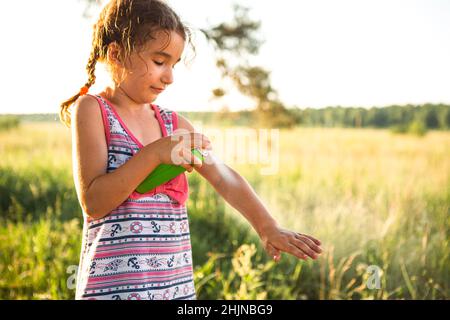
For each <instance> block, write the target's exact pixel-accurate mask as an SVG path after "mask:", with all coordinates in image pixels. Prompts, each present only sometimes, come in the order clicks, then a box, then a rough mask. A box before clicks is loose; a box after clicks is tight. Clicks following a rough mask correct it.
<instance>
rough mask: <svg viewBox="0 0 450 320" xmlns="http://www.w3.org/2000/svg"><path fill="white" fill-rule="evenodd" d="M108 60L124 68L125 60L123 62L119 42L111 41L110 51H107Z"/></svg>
mask: <svg viewBox="0 0 450 320" xmlns="http://www.w3.org/2000/svg"><path fill="white" fill-rule="evenodd" d="M107 57H108V61H109V62H110V63H111V64H114V65H116V66H117V67H121V68H123V67H124V66H123V62H122V58H121V57H122V55H121V49H120V47H119V45H118V44H117V42H115V41H114V42H111V43H110V44H109V45H108V52H107Z"/></svg>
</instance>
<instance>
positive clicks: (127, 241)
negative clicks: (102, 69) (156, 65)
mask: <svg viewBox="0 0 450 320" xmlns="http://www.w3.org/2000/svg"><path fill="white" fill-rule="evenodd" d="M93 97H95V98H96V99H97V101H98V103H99V106H100V108H101V111H102V117H103V124H104V127H105V135H106V140H107V145H108V166H107V172H108V173H109V172H112V171H114V170H115V169H117V168H118V167H120V166H121V165H122V164H124V163H125V162H126V161H127V160H129V159H130V158H131V157H132V156H133V155H134V154H135V153H136V152H138V151H139V149H140V148H142V147H143V146H142V144H140V143H139V141H138V140H137V139H136V138H135V137H134V136H133V135H132V133H131V132H130V131H129V130H128V128H127V127H126V126H125V124H124V123H123V121H122V120H121V119H120V116H119V115H118V113H117V112H116V110H115V108H114V105H113V104H111V103H110V102H109V101H108V100H106V99H105V98H103V97H101V96H100V95H95V96H93ZM152 108H153V110H154V112H155V116H156V117H157V119H158V122H159V125H160V127H161V131H162V133H163V136H166V135H171V134H172V133H173V131H174V130H175V129H176V126H177V120H176V119H177V115H176V113H175V112H174V111H171V110H168V109H164V108H161V107H160V106H157V105H154V104H152ZM187 193H188V188H187V180H186V176H185V174H184V173H183V174H181V175H180V176H178V177H177V178H174V179H172V180H171V181H169V182H167V183H166V184H165V185H163V186H160V187H158V188H157V189H155V190H153V191H152V192H148V193H146V194H138V193H136V192H133V194H131V195H130V196H129V197H128V198H127V199H126V200H125V201H124V202H123V203H122V204H121V205H120V206H118V207H117V208H115V209H114V210H112V211H111V212H110V213H109V214H108V215H106V216H105V217H103V218H101V219H96V220H94V219H92V218H90V217H89V216H87V215H86V213H85V212H83V220H84V225H83V239H82V247H81V254H80V264H79V269H78V274H77V287H76V295H75V297H76V299H83V300H84V299H93V300H95V299H102V300H174V299H196V292H195V286H194V279H193V263H192V251H191V240H190V232H189V221H188V214H187V208H186V205H185V201H186V198H187Z"/></svg>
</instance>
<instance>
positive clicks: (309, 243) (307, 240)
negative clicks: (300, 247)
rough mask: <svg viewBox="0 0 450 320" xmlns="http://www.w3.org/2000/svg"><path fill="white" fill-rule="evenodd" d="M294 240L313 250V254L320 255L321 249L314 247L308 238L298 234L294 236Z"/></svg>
mask: <svg viewBox="0 0 450 320" xmlns="http://www.w3.org/2000/svg"><path fill="white" fill-rule="evenodd" d="M295 238H296V239H298V240H301V241H303V242H304V243H305V244H307V245H308V247H310V248H311V249H313V250H314V251H315V252H317V253H319V254H320V253H322V249H321V248H320V247H319V246H318V245H316V244H315V243H314V241H312V240H311V239H310V238H308V237H306V236H304V235H298V234H296V235H295Z"/></svg>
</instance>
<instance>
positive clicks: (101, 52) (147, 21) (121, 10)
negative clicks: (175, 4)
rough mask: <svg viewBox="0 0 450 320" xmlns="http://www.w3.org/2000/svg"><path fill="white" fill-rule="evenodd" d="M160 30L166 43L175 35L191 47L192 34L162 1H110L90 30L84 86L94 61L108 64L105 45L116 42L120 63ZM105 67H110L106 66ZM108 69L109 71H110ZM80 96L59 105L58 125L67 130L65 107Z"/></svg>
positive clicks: (90, 81)
mask: <svg viewBox="0 0 450 320" xmlns="http://www.w3.org/2000/svg"><path fill="white" fill-rule="evenodd" d="M159 31H163V32H164V33H166V34H167V36H168V42H167V44H168V43H169V42H170V31H175V32H177V33H178V34H179V35H180V36H181V37H182V38H183V39H184V40H185V41H186V38H188V39H189V43H190V44H191V46H192V48H193V50H194V52H195V47H194V46H193V44H192V41H191V40H192V34H191V31H190V30H189V29H188V27H187V26H186V25H185V24H184V23H182V22H181V20H180V17H179V16H178V15H177V14H176V13H175V12H174V11H173V10H172V8H170V7H169V5H168V4H167V3H165V2H164V1H163V0H111V1H110V2H109V3H107V4H106V5H105V7H104V8H103V10H102V11H101V13H100V16H99V19H98V21H97V23H96V24H95V25H94V27H93V37H92V49H91V54H90V57H89V60H88V63H87V66H86V70H87V73H88V76H89V77H88V81H87V82H86V83H85V85H84V86H85V87H87V88H89V87H91V86H92V85H93V84H94V82H95V65H96V63H97V61H100V62H108V57H107V52H108V45H109V44H110V43H112V42H116V43H117V44H118V46H119V48H120V52H121V53H122V54H121V56H119V59H121V61H124V60H125V59H129V57H130V55H131V54H132V53H133V52H139V51H140V50H141V49H143V48H144V46H145V45H146V43H147V42H148V41H149V40H150V39H155V37H154V35H155V33H157V32H159ZM109 68H113V66H112V65H109ZM110 70H112V69H110ZM79 97H80V93H77V94H76V95H74V96H73V97H71V98H70V99H68V100H66V101H64V102H63V103H61V106H60V111H59V117H60V119H61V122H62V123H64V124H65V125H66V126H67V127H70V118H71V117H70V111H69V107H70V106H71V105H72V104H73V103H74V102H75V101H76V100H77V99H78V98H79Z"/></svg>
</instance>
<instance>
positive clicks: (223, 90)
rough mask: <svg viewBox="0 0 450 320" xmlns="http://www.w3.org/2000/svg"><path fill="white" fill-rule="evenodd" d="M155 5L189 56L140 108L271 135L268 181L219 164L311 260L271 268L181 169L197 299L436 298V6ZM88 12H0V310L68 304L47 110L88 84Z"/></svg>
mask: <svg viewBox="0 0 450 320" xmlns="http://www.w3.org/2000/svg"><path fill="white" fill-rule="evenodd" d="M166 2H167V3H169V5H171V6H172V8H173V9H174V10H175V11H176V12H177V13H178V14H179V15H180V17H181V19H182V20H183V21H184V22H185V23H187V25H188V26H189V27H190V28H191V30H192V32H193V35H194V38H193V41H194V45H195V49H196V50H195V52H194V51H193V50H192V49H190V48H189V47H187V48H186V51H185V53H184V55H183V56H184V59H183V60H182V62H180V63H179V64H178V65H177V67H175V71H174V77H175V82H174V83H173V84H172V85H171V86H170V87H169V88H168V89H167V90H166V91H165V92H164V93H163V94H162V95H161V96H160V97H158V100H156V102H155V103H157V104H159V105H161V106H163V107H166V108H169V109H173V110H175V111H177V112H180V113H181V114H183V115H184V116H186V117H188V118H189V119H190V120H191V121H192V122H194V124H195V125H197V126H198V127H201V128H203V129H204V130H205V133H206V134H207V135H208V130H210V131H209V132H216V133H217V132H219V133H223V136H224V137H227V136H226V134H225V132H230V130H239V129H252V130H254V129H270V130H277V132H278V133H279V136H277V141H276V143H277V146H278V148H277V150H276V152H277V153H278V158H277V159H278V161H279V166H278V168H279V170H278V171H277V172H275V173H272V174H266V175H261V171H260V169H261V167H264V166H266V165H263V164H261V163H256V164H254V163H246V162H245V161H244V162H237V161H236V162H233V160H232V159H233V158H234V157H233V156H231V157H227V159H230V161H227V164H228V165H230V166H231V167H233V168H235V169H236V170H237V171H238V172H239V173H241V175H243V176H244V177H245V178H246V179H247V180H248V181H249V182H250V184H251V185H252V186H253V188H254V189H255V190H256V192H257V193H258V195H259V196H260V197H261V199H262V201H263V202H264V204H265V205H266V206H267V207H268V208H269V211H270V212H271V214H272V215H274V216H275V217H276V218H277V220H278V221H279V222H280V224H281V225H283V226H284V227H286V228H288V229H292V230H296V231H299V232H303V233H307V234H312V235H314V236H316V237H317V238H319V239H321V240H322V242H323V243H324V245H323V248H324V250H325V251H324V253H323V254H322V257H321V258H319V259H318V260H316V261H307V262H305V261H297V260H296V259H294V258H293V257H290V256H288V255H283V259H282V261H281V262H280V263H278V264H274V263H273V262H272V261H270V259H269V257H267V256H266V254H265V252H264V250H263V249H262V247H261V245H260V243H259V239H258V237H257V235H256V233H255V232H254V231H253V229H252V228H251V227H250V226H249V224H248V223H247V222H246V220H245V219H244V218H243V217H242V216H241V215H240V214H239V212H237V211H236V210H234V209H233V208H232V207H230V206H229V205H228V204H227V203H226V202H225V201H224V200H223V199H222V198H221V197H220V196H219V195H218V194H217V193H216V192H215V191H214V189H213V188H212V187H211V186H210V185H209V184H208V183H207V182H206V181H205V180H204V179H202V178H201V176H199V175H198V174H197V173H193V174H190V175H188V178H189V184H190V186H191V188H190V198H189V202H188V211H189V213H190V226H191V237H192V245H193V255H194V264H195V278H196V279H195V282H196V287H197V293H198V297H199V299H448V298H449V283H450V281H449V280H450V279H449V276H450V261H449V225H450V218H449V217H450V215H449V207H450V131H449V128H450V90H449V88H450V76H449V75H450V59H449V57H450V42H449V41H448V39H450V2H449V1H446V0H429V1H425V0H422V1H420V0H415V1H402V0H395V1H384V0H382V1H370V0H365V1H350V0H340V1H331V0H328V1H326V0H318V1H314V2H312V1H287V0H280V1H277V2H276V4H274V3H273V2H261V1H256V0H247V1H234V2H232V1H206V0H192V1H182V0H172V1H170V0H167V1H166ZM104 4H105V1H98V0H65V1H57V0H41V1H31V0H26V1H21V2H17V1H8V2H5V3H4V10H2V11H1V12H0V27H1V29H2V30H4V32H3V34H2V36H3V38H4V42H5V44H6V45H5V46H4V48H3V50H1V51H0V57H1V59H0V63H1V64H2V72H3V80H2V88H1V92H2V93H3V94H2V101H3V103H2V105H1V106H0V155H1V158H0V159H1V160H0V220H1V223H0V298H1V299H73V298H74V294H75V290H74V286H73V280H74V274H75V272H76V266H77V265H78V260H79V253H80V247H81V229H82V215H81V208H80V206H79V204H78V201H77V198H76V193H75V188H74V184H73V176H72V168H71V166H72V161H71V137H70V130H69V129H67V128H66V127H64V125H63V124H61V123H60V122H59V116H58V114H57V113H58V112H59V105H60V103H61V102H62V101H63V100H65V99H67V98H69V97H71V96H72V95H74V94H75V93H77V92H78V90H79V88H80V87H82V86H83V85H84V83H85V82H86V81H87V74H86V70H85V69H86V64H87V60H88V57H89V54H90V50H91V41H92V26H93V24H94V23H95V22H96V19H97V17H98V14H99V12H100V10H101V8H102V6H103V5H104ZM96 75H97V81H96V83H95V84H94V86H93V87H92V88H91V89H90V92H93V93H95V92H98V91H100V90H101V89H102V88H103V87H104V86H105V85H107V84H108V75H107V73H106V71H105V68H104V67H102V66H99V68H98V69H97V70H96ZM259 132H260V131H259ZM228 139H229V138H228ZM213 144H214V140H213ZM234 145H235V146H236V148H234V149H228V150H226V152H227V153H230V154H231V155H233V154H236V153H238V152H239V150H240V149H239V148H240V147H239V139H236V142H235V144H234ZM222 151H224V150H222ZM221 156H224V155H223V154H222V155H221Z"/></svg>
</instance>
